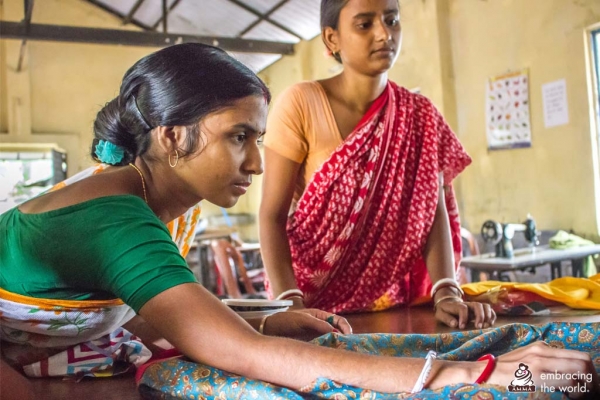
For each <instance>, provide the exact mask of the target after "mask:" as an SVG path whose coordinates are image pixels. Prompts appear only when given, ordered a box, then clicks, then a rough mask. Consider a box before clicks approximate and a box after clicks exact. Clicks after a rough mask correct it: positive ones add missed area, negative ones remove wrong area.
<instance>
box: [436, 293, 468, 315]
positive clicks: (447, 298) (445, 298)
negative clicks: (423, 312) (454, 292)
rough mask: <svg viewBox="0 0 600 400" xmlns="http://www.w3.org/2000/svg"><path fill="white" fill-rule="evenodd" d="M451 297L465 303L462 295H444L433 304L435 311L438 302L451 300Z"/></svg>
mask: <svg viewBox="0 0 600 400" xmlns="http://www.w3.org/2000/svg"><path fill="white" fill-rule="evenodd" d="M450 299H454V301H456V302H458V303H463V299H461V298H460V297H457V296H444V297H442V298H441V299H438V300H437V301H436V302H435V304H434V305H433V312H436V311H437V306H438V304H440V303H441V302H442V301H444V300H450Z"/></svg>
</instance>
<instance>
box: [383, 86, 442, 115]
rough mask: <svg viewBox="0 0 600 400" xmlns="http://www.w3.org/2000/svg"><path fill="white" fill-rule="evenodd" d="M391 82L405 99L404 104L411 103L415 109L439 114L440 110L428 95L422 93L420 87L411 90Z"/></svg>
mask: <svg viewBox="0 0 600 400" xmlns="http://www.w3.org/2000/svg"><path fill="white" fill-rule="evenodd" d="M390 82H391V81H390ZM391 84H392V87H394V88H395V90H396V91H397V92H398V93H399V97H400V98H404V99H405V100H404V104H406V103H408V104H411V105H412V107H413V108H414V110H420V111H421V112H426V113H432V114H434V115H438V114H439V110H438V108H437V107H436V106H435V104H434V103H433V102H432V101H431V99H429V98H428V97H427V96H425V95H423V94H421V93H420V90H419V89H413V90H410V89H407V88H406V87H404V86H400V85H398V84H396V83H394V82H391ZM415 116H417V114H415Z"/></svg>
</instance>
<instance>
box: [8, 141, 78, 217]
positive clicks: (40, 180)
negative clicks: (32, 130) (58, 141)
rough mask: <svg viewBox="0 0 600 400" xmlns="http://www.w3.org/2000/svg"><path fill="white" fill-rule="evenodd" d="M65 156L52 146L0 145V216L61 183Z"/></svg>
mask: <svg viewBox="0 0 600 400" xmlns="http://www.w3.org/2000/svg"><path fill="white" fill-rule="evenodd" d="M66 173H67V164H66V154H65V152H64V150H61V149H59V148H57V147H55V146H47V145H43V146H35V145H9V144H2V145H0V214H2V213H3V212H5V211H7V210H10V209H11V208H13V207H15V206H17V205H19V204H21V203H22V202H24V201H26V200H29V199H31V198H32V197H35V196H37V195H38V194H40V193H42V192H44V191H46V190H47V189H49V188H50V187H52V186H53V185H54V184H56V183H58V182H60V181H62V180H64V179H65V178H66Z"/></svg>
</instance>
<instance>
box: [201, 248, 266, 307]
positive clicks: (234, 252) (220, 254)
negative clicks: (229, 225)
mask: <svg viewBox="0 0 600 400" xmlns="http://www.w3.org/2000/svg"><path fill="white" fill-rule="evenodd" d="M236 244H237V243H234V242H232V241H229V240H226V239H218V240H213V241H211V243H210V248H211V250H212V253H213V258H214V262H215V266H216V268H217V271H218V272H219V276H220V278H221V281H222V285H223V286H224V289H225V290H224V293H217V294H225V295H227V297H229V298H232V299H241V298H266V295H265V293H264V292H261V291H257V290H256V288H255V286H254V284H255V283H256V284H259V283H260V282H259V281H261V280H263V281H264V272H263V275H262V276H261V275H260V273H261V271H259V270H258V269H252V270H251V271H248V270H247V269H246V263H245V262H244V257H243V255H242V251H244V250H245V249H243V245H240V246H236ZM240 250H242V251H240ZM257 271H258V272H257ZM240 286H241V288H243V291H244V293H242V290H241V288H240Z"/></svg>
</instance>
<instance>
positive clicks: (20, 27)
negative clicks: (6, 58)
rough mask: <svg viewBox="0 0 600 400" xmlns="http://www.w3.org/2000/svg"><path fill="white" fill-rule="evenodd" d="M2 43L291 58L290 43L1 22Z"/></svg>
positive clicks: (291, 49)
mask: <svg viewBox="0 0 600 400" xmlns="http://www.w3.org/2000/svg"><path fill="white" fill-rule="evenodd" d="M0 36H2V39H23V40H45V41H54V42H74V43H93V44H114V45H124V46H142V47H165V46H170V45H172V44H178V43H189V42H192V43H204V44H208V45H211V46H216V47H220V48H222V49H223V50H228V51H238V52H244V53H270V54H285V55H291V54H294V45H293V44H292V43H282V42H269V41H264V40H246V39H239V38H227V37H216V36H193V35H177V34H172V33H168V34H165V33H158V32H136V31H127V30H119V29H99V28H83V27H75V26H65V25H45V24H29V25H28V27H27V25H26V24H25V23H23V22H9V21H1V23H0Z"/></svg>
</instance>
